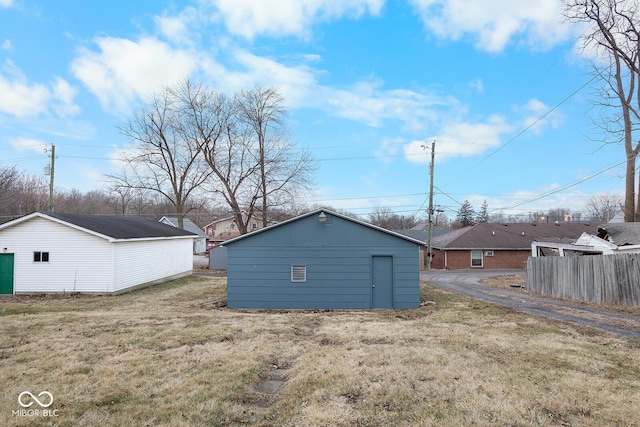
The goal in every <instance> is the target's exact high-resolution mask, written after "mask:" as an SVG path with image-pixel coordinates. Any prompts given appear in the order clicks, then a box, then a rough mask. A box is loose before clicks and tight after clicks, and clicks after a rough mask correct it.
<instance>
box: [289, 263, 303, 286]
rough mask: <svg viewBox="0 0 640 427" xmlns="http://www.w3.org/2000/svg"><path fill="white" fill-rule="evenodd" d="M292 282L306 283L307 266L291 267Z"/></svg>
mask: <svg viewBox="0 0 640 427" xmlns="http://www.w3.org/2000/svg"><path fill="white" fill-rule="evenodd" d="M291 281H292V282H306V281H307V266H306V265H292V266H291Z"/></svg>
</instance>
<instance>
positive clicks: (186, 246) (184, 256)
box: [113, 238, 193, 292]
mask: <svg viewBox="0 0 640 427" xmlns="http://www.w3.org/2000/svg"><path fill="white" fill-rule="evenodd" d="M113 246H114V284H115V285H114V289H113V291H114V292H119V291H122V290H124V289H127V288H130V287H132V286H138V285H142V284H145V283H151V282H155V281H158V280H161V279H164V278H167V277H176V276H181V275H186V274H191V271H192V270H193V254H192V249H193V240H192V239H191V238H186V239H185V238H181V239H163V240H145V241H126V242H117V243H114V244H113Z"/></svg>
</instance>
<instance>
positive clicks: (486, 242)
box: [431, 222, 598, 270]
mask: <svg viewBox="0 0 640 427" xmlns="http://www.w3.org/2000/svg"><path fill="white" fill-rule="evenodd" d="M597 229H598V227H597V225H594V224H589V223H582V222H557V223H551V224H549V223H504V224H503V223H479V224H475V225H472V226H471V227H465V228H461V229H459V230H453V231H451V232H449V233H446V234H443V235H441V236H437V237H434V238H433V239H432V242H431V246H432V251H433V254H434V256H433V261H432V264H431V266H432V268H435V269H448V270H461V269H474V268H481V269H524V268H525V267H526V263H527V259H528V258H529V256H531V244H532V243H533V242H534V241H545V242H563V243H573V242H575V241H576V240H577V239H578V238H579V237H580V236H581V235H582V233H585V232H586V233H590V234H595V233H596V232H597Z"/></svg>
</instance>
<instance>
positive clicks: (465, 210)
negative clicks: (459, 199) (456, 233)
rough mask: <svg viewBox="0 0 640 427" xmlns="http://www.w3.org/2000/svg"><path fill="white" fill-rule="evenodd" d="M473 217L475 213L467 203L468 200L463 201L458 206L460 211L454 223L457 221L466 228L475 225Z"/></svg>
mask: <svg viewBox="0 0 640 427" xmlns="http://www.w3.org/2000/svg"><path fill="white" fill-rule="evenodd" d="M474 216H475V211H474V210H473V206H471V203H469V201H468V200H465V201H464V203H462V206H460V210H458V215H457V216H456V221H458V222H459V223H460V224H461V225H462V226H463V227H468V226H470V225H473V224H475V222H474V220H473V218H474Z"/></svg>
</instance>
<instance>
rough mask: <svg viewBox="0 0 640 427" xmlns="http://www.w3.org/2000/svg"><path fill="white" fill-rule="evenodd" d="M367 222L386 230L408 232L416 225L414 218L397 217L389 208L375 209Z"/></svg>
mask: <svg viewBox="0 0 640 427" xmlns="http://www.w3.org/2000/svg"><path fill="white" fill-rule="evenodd" d="M369 222H370V223H371V224H373V225H377V226H378V227H382V228H386V229H387V230H408V229H410V228H412V227H414V226H415V225H416V224H417V220H416V218H415V216H405V215H398V214H397V213H395V212H393V210H392V209H391V208H389V207H375V208H373V211H372V212H371V213H370V214H369Z"/></svg>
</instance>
